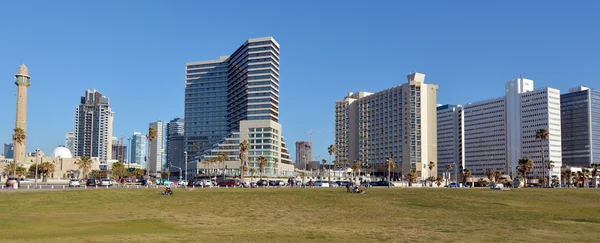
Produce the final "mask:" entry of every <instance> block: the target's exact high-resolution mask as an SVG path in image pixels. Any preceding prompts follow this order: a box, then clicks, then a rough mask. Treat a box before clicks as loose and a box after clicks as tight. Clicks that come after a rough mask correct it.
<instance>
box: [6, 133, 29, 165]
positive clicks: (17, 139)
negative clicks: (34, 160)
mask: <svg viewBox="0 0 600 243" xmlns="http://www.w3.org/2000/svg"><path fill="white" fill-rule="evenodd" d="M13 131H14V132H15V133H13V135H12V139H13V142H14V143H15V144H17V143H18V144H21V145H23V142H25V139H26V138H27V135H25V130H23V128H20V127H16V128H15V129H13ZM18 156H19V155H15V158H19V157H18ZM15 162H21V163H23V162H25V161H17V160H15ZM9 171H10V170H9ZM13 176H17V167H16V166H15V167H13Z"/></svg>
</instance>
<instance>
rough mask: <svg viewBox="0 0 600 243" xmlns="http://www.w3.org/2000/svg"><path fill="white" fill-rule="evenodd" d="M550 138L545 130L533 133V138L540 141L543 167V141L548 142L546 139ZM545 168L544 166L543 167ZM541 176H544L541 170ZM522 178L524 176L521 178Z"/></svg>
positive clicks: (544, 172)
mask: <svg viewBox="0 0 600 243" xmlns="http://www.w3.org/2000/svg"><path fill="white" fill-rule="evenodd" d="M549 136H550V134H549V133H548V130H546V129H545V128H542V129H540V130H538V131H537V132H535V138H536V139H539V140H540V152H541V153H542V159H541V160H540V162H541V164H542V165H544V161H546V158H545V157H544V141H548V137H549ZM543 167H545V166H543ZM542 173H543V175H544V176H546V170H543V172H542ZM523 177H524V178H525V177H526V176H523Z"/></svg>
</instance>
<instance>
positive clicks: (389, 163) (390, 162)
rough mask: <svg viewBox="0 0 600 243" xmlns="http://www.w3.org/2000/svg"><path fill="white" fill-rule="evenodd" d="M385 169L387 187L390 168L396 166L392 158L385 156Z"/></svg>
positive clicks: (389, 179) (390, 172)
mask: <svg viewBox="0 0 600 243" xmlns="http://www.w3.org/2000/svg"><path fill="white" fill-rule="evenodd" d="M385 168H386V169H385V170H386V172H387V181H388V187H390V181H391V178H390V177H391V174H392V170H393V169H394V168H396V163H394V159H393V158H391V157H390V158H387V160H386V163H385Z"/></svg>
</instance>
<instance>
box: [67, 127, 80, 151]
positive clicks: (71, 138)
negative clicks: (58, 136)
mask: <svg viewBox="0 0 600 243" xmlns="http://www.w3.org/2000/svg"><path fill="white" fill-rule="evenodd" d="M75 144H77V140H75V133H74V132H66V133H65V148H68V149H69V151H71V153H73V152H74V151H75Z"/></svg>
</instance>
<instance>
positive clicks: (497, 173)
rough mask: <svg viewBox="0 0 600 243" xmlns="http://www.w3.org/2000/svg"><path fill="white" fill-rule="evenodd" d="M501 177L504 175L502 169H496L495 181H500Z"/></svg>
mask: <svg viewBox="0 0 600 243" xmlns="http://www.w3.org/2000/svg"><path fill="white" fill-rule="evenodd" d="M500 177H502V171H499V170H498V171H496V172H494V181H496V182H498V181H500Z"/></svg>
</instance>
